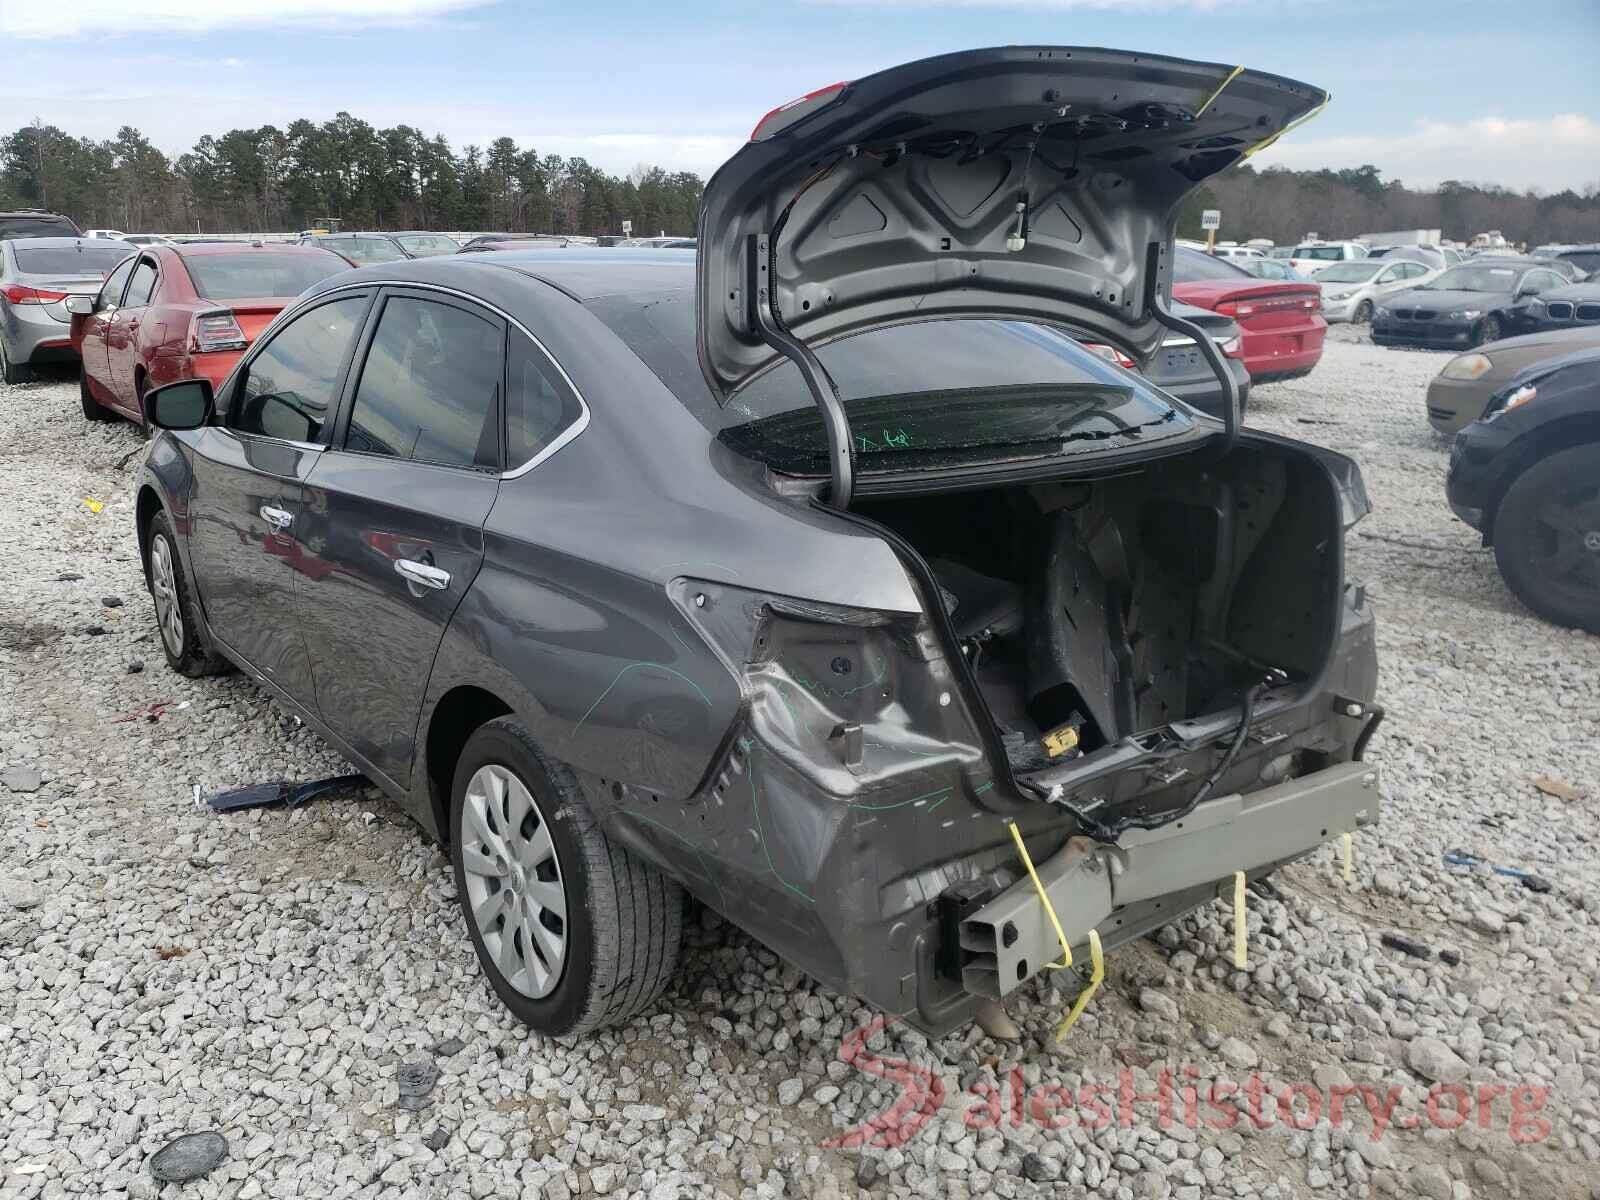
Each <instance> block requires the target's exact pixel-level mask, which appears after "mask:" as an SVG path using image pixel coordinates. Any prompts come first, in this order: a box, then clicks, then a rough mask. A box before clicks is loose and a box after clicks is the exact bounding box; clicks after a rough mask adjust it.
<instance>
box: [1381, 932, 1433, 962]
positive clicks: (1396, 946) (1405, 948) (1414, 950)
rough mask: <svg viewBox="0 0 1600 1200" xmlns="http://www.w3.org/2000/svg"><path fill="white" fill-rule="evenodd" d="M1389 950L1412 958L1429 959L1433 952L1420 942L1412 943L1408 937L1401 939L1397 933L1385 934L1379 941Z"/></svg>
mask: <svg viewBox="0 0 1600 1200" xmlns="http://www.w3.org/2000/svg"><path fill="white" fill-rule="evenodd" d="M1379 940H1380V941H1382V942H1383V944H1384V945H1385V946H1387V947H1389V949H1391V950H1399V951H1400V952H1401V953H1402V954H1409V955H1410V956H1411V957H1412V958H1421V959H1430V958H1432V957H1433V950H1432V949H1431V948H1429V947H1427V946H1424V945H1423V944H1422V943H1421V942H1415V941H1412V940H1411V939H1410V938H1408V937H1401V936H1400V935H1399V934H1398V933H1386V934H1384V935H1383V937H1382V938H1380V939H1379Z"/></svg>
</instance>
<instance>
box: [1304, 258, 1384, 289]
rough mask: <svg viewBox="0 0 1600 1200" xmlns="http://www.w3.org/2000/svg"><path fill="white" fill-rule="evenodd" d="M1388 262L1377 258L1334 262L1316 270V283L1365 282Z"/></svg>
mask: <svg viewBox="0 0 1600 1200" xmlns="http://www.w3.org/2000/svg"><path fill="white" fill-rule="evenodd" d="M1388 265H1389V264H1388V263H1386V262H1385V261H1383V259H1381V258H1380V259H1378V260H1376V261H1367V262H1360V261H1356V262H1345V263H1335V264H1334V265H1333V266H1331V267H1323V268H1322V270H1320V271H1318V272H1317V282H1318V283H1365V282H1366V281H1367V280H1369V279H1371V278H1372V277H1373V276H1374V275H1376V274H1377V273H1378V272H1379V271H1381V270H1383V269H1384V268H1385V267H1386V266H1388Z"/></svg>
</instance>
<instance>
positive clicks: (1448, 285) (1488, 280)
mask: <svg viewBox="0 0 1600 1200" xmlns="http://www.w3.org/2000/svg"><path fill="white" fill-rule="evenodd" d="M1519 274H1520V271H1519V270H1518V269H1517V268H1516V267H1491V266H1478V267H1475V266H1471V265H1464V266H1459V267H1451V268H1450V269H1449V270H1448V271H1446V272H1445V273H1444V274H1443V275H1441V276H1439V277H1438V278H1437V279H1435V280H1434V281H1433V282H1432V283H1427V284H1424V285H1423V287H1424V288H1426V289H1427V290H1428V291H1430V292H1509V291H1513V290H1515V288H1516V283H1517V276H1518V275H1519Z"/></svg>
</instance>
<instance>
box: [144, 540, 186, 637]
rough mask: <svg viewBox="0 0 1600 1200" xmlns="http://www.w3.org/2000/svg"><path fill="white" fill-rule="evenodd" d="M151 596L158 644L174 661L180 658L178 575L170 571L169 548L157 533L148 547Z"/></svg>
mask: <svg viewBox="0 0 1600 1200" xmlns="http://www.w3.org/2000/svg"><path fill="white" fill-rule="evenodd" d="M150 596H151V598H152V599H153V600H154V601H155V604H156V623H157V624H158V625H160V626H161V640H162V641H163V642H165V643H166V644H167V651H168V653H170V654H171V655H172V657H173V658H182V657H183V608H182V606H181V605H180V604H179V602H178V580H177V574H176V572H174V571H173V569H172V546H171V545H170V544H169V543H168V542H167V539H166V537H165V536H163V535H162V534H159V533H158V534H157V535H156V536H155V538H154V540H152V541H151V543H150Z"/></svg>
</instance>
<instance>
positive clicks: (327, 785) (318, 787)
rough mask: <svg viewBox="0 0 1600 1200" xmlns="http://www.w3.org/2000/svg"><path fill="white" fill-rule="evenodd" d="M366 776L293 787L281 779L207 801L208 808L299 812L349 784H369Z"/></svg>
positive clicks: (219, 794)
mask: <svg viewBox="0 0 1600 1200" xmlns="http://www.w3.org/2000/svg"><path fill="white" fill-rule="evenodd" d="M366 782H367V777H366V776H365V775H330V776H328V778H326V779H312V780H310V781H308V782H306V783H291V782H290V781H289V780H287V779H280V780H278V781H276V782H275V783H253V784H251V785H250V786H249V787H242V788H230V789H229V790H228V791H225V792H217V793H215V794H214V795H211V796H207V797H206V806H207V807H208V808H210V809H211V811H212V812H219V813H220V812H238V811H239V810H240V809H245V808H270V807H272V806H274V805H278V804H281V805H283V807H285V808H299V807H300V806H301V805H302V804H306V803H308V802H309V801H311V800H315V799H316V798H317V797H318V796H320V795H322V794H323V793H324V792H331V791H333V790H334V789H335V788H340V787H344V786H346V785H347V784H361V783H366Z"/></svg>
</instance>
